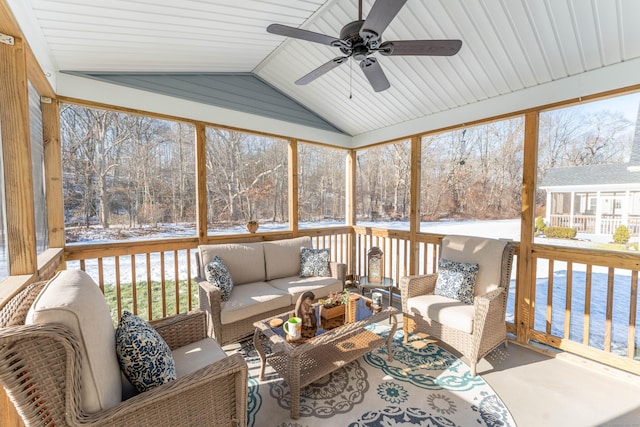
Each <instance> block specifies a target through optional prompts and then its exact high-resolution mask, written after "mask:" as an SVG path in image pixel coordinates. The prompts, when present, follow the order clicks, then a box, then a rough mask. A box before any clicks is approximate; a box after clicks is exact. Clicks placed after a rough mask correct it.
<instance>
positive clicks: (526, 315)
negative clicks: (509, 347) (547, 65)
mask: <svg viewBox="0 0 640 427" xmlns="http://www.w3.org/2000/svg"><path fill="white" fill-rule="evenodd" d="M538 123H539V115H538V113H537V112H530V113H527V114H526V115H525V120H524V165H523V173H522V211H521V218H520V252H519V254H518V283H519V285H520V288H519V289H518V292H517V295H516V307H515V319H516V325H517V331H518V333H517V339H518V342H520V343H526V342H528V341H529V335H528V334H529V331H530V329H531V326H532V324H531V322H532V317H533V308H534V307H533V297H532V296H533V292H534V288H535V281H534V280H533V275H534V271H535V270H534V269H533V266H532V258H533V256H532V246H533V238H534V235H533V225H534V223H533V221H534V219H533V218H534V216H535V202H536V198H535V197H536V194H535V192H536V168H537V164H538V161H537V160H538Z"/></svg>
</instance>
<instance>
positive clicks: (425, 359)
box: [240, 325, 516, 427]
mask: <svg viewBox="0 0 640 427" xmlns="http://www.w3.org/2000/svg"><path fill="white" fill-rule="evenodd" d="M372 329H373V330H374V331H376V333H379V334H380V335H386V334H387V333H388V331H389V327H388V326H380V325H375V326H373V328H372ZM240 351H241V352H242V353H243V354H244V356H245V358H246V359H247V363H248V364H249V369H250V372H249V375H250V379H249V408H248V426H250V427H262V426H269V427H312V426H328V425H330V426H335V427H341V426H349V427H365V426H366V427H400V426H403V427H404V426H433V427H439V426H442V427H445V426H446V427H449V426H515V425H516V424H515V422H514V420H513V418H512V417H511V414H510V413H509V411H508V409H507V408H506V407H505V406H504V404H503V403H502V401H501V400H500V398H499V397H498V396H497V395H496V394H495V393H494V392H493V390H492V389H491V387H489V385H487V383H485V382H484V380H483V379H482V378H481V377H480V376H477V377H472V376H471V374H470V370H469V367H468V366H467V365H465V364H464V363H462V362H461V361H460V360H459V359H458V358H456V357H455V356H453V355H452V354H451V353H449V352H447V351H445V350H443V349H441V348H440V347H438V346H437V345H435V344H434V343H433V342H432V341H431V340H429V339H425V338H424V337H420V336H413V337H411V339H410V340H409V343H408V344H407V345H405V344H404V343H403V334H402V331H397V332H396V334H395V336H394V340H393V359H394V360H393V362H389V361H388V358H387V350H386V346H383V347H381V348H379V349H378V350H375V351H372V352H370V353H368V354H366V355H365V356H363V357H361V358H360V359H358V360H356V361H354V362H352V363H350V364H348V365H346V366H344V367H342V368H340V369H338V370H337V371H335V372H333V373H332V374H329V375H327V376H325V377H324V378H322V379H321V380H319V381H317V382H316V383H314V384H312V385H310V386H308V387H306V388H305V389H303V390H302V393H301V394H302V397H301V401H300V418H299V419H297V420H292V419H291V418H290V414H289V410H290V395H289V387H288V385H287V383H286V382H285V381H283V380H282V379H280V377H279V376H278V375H277V373H275V372H274V371H273V370H271V368H270V367H267V371H266V378H265V381H263V382H259V381H258V379H257V378H258V373H259V366H260V361H259V359H258V358H257V356H256V353H255V350H254V349H253V346H252V343H251V342H248V343H245V345H243V346H242V348H241V349H240Z"/></svg>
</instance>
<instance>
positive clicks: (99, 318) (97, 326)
mask: <svg viewBox="0 0 640 427" xmlns="http://www.w3.org/2000/svg"><path fill="white" fill-rule="evenodd" d="M25 322H26V324H27V325H29V324H42V323H60V324H63V325H65V326H67V327H68V328H70V329H71V330H72V331H73V332H74V334H75V335H76V337H77V338H78V343H79V346H80V349H79V350H80V353H81V355H82V365H81V374H80V377H81V384H82V387H81V390H82V391H81V399H80V401H81V406H82V408H83V409H84V410H85V411H86V412H88V413H93V412H97V411H100V410H104V409H108V408H110V407H112V406H115V405H117V404H118V403H120V401H121V398H122V384H121V382H120V366H119V365H118V359H117V357H116V343H115V333H114V330H113V320H112V319H111V313H110V312H109V306H108V305H107V301H106V300H105V299H104V295H103V294H102V292H100V288H98V285H96V283H95V282H94V281H93V279H92V278H91V276H89V275H88V274H87V273H85V272H84V271H82V270H63V271H60V272H59V273H58V274H57V275H56V276H54V277H53V278H52V279H51V280H50V281H49V283H47V284H46V285H45V287H44V289H43V290H42V292H41V293H40V295H38V297H37V298H36V299H35V301H34V303H33V305H32V306H31V309H30V310H29V313H28V314H27V318H26V321H25Z"/></svg>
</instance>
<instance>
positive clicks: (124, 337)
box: [116, 311, 176, 392]
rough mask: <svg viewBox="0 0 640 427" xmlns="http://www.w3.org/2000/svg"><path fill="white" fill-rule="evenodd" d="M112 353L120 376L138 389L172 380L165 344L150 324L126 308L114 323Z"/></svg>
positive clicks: (171, 364) (173, 374)
mask: <svg viewBox="0 0 640 427" xmlns="http://www.w3.org/2000/svg"><path fill="white" fill-rule="evenodd" d="M116 353H117V355H118V362H119V363H120V367H121V368H122V371H123V372H124V375H125V376H126V377H127V379H128V380H129V381H130V382H131V384H133V385H134V386H135V388H136V389H137V390H138V391H139V392H144V391H147V390H150V389H152V388H153V387H155V386H158V385H161V384H164V383H167V382H169V381H174V380H175V379H176V365H175V363H174V361H173V356H172V354H171V350H170V349H169V346H168V345H167V343H166V342H165V341H164V339H162V337H161V336H160V334H158V332H156V330H155V329H153V327H151V325H149V324H148V323H147V322H145V321H144V320H142V319H141V318H139V317H138V316H135V315H133V314H131V313H129V312H128V311H124V312H123V313H122V317H121V318H120V322H119V323H118V329H117V330H116Z"/></svg>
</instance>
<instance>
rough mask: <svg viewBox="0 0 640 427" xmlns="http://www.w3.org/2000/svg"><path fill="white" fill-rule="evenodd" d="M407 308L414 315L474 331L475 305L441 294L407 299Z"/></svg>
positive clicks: (467, 331)
mask: <svg viewBox="0 0 640 427" xmlns="http://www.w3.org/2000/svg"><path fill="white" fill-rule="evenodd" d="M407 309H408V310H409V313H411V314H412V315H420V316H423V317H425V318H426V319H430V320H435V321H436V322H438V323H440V324H443V325H446V326H448V327H450V328H454V329H457V330H459V331H462V332H466V333H468V334H471V333H472V332H473V313H474V308H473V305H469V304H465V303H463V302H460V301H458V300H455V299H452V298H447V297H443V296H440V295H420V296H417V297H413V298H409V299H408V300H407Z"/></svg>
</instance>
